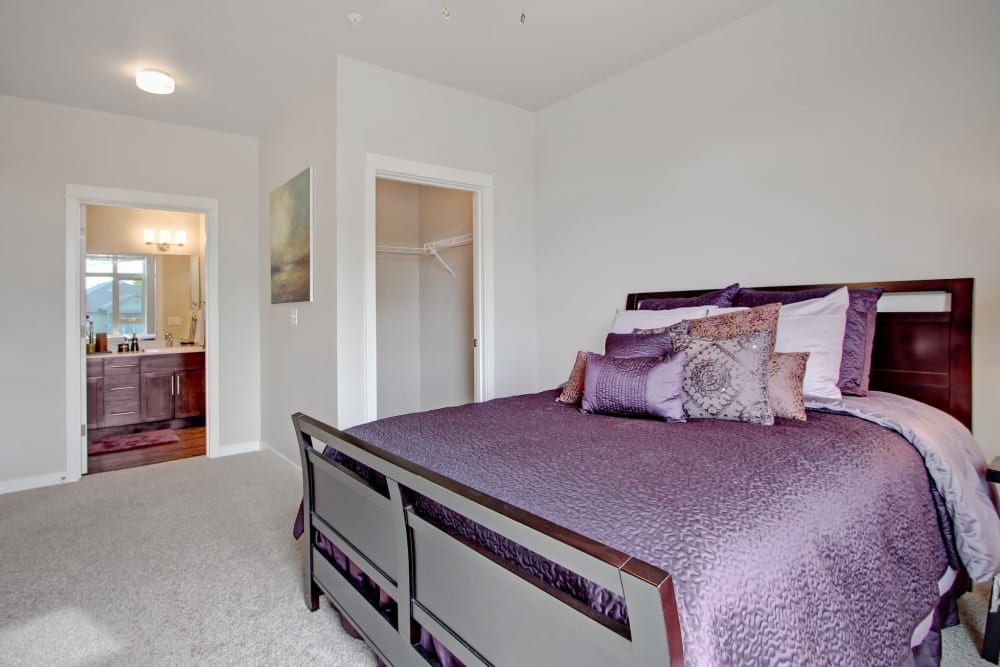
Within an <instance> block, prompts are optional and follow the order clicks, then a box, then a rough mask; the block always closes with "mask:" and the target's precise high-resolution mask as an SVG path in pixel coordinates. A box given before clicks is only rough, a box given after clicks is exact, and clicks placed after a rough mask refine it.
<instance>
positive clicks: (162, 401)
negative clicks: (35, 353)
mask: <svg viewBox="0 0 1000 667" xmlns="http://www.w3.org/2000/svg"><path fill="white" fill-rule="evenodd" d="M204 419H205V351H204V349H203V348H201V347H176V348H161V349H156V350H147V351H145V352H124V353H108V354H91V355H88V357H87V435H88V436H90V438H91V439H92V438H94V437H97V436H100V435H108V434H112V433H122V432H129V431H142V430H146V429H147V428H150V429H152V428H165V427H166V428H184V427H187V426H200V425H203V424H204Z"/></svg>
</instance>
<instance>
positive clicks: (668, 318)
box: [611, 306, 708, 333]
mask: <svg viewBox="0 0 1000 667" xmlns="http://www.w3.org/2000/svg"><path fill="white" fill-rule="evenodd" d="M707 313H708V307H707V306H696V307H694V308H674V309H673V310H625V309H624V308H619V309H618V311H617V312H616V313H615V320H614V322H613V323H612V325H611V333H632V330H633V329H655V328H657V327H669V326H670V325H671V324H677V323H678V322H681V321H683V320H696V319H699V318H702V317H705V315H706V314H707Z"/></svg>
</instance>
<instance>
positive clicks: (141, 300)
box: [85, 255, 153, 336]
mask: <svg viewBox="0 0 1000 667" xmlns="http://www.w3.org/2000/svg"><path fill="white" fill-rule="evenodd" d="M151 273H152V269H151V263H150V262H149V260H148V259H147V258H146V257H143V256H142V255H87V275H86V283H85V284H86V289H87V314H88V315H89V316H90V319H91V320H93V322H94V331H96V332H104V333H107V334H108V335H109V336H124V335H131V334H145V333H153V332H152V331H148V330H147V329H148V328H149V327H148V326H147V325H148V323H149V317H148V316H149V313H150V310H151V308H150V305H151V301H152V298H151V294H152V282H153V281H152V275H151Z"/></svg>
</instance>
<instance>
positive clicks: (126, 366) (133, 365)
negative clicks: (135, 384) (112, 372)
mask: <svg viewBox="0 0 1000 667" xmlns="http://www.w3.org/2000/svg"><path fill="white" fill-rule="evenodd" d="M137 365H138V364H111V365H110V366H109V368H135V367H136V366H137Z"/></svg>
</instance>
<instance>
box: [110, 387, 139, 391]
mask: <svg viewBox="0 0 1000 667" xmlns="http://www.w3.org/2000/svg"><path fill="white" fill-rule="evenodd" d="M126 389H135V387H110V388H109V389H108V391H124V390H126Z"/></svg>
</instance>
